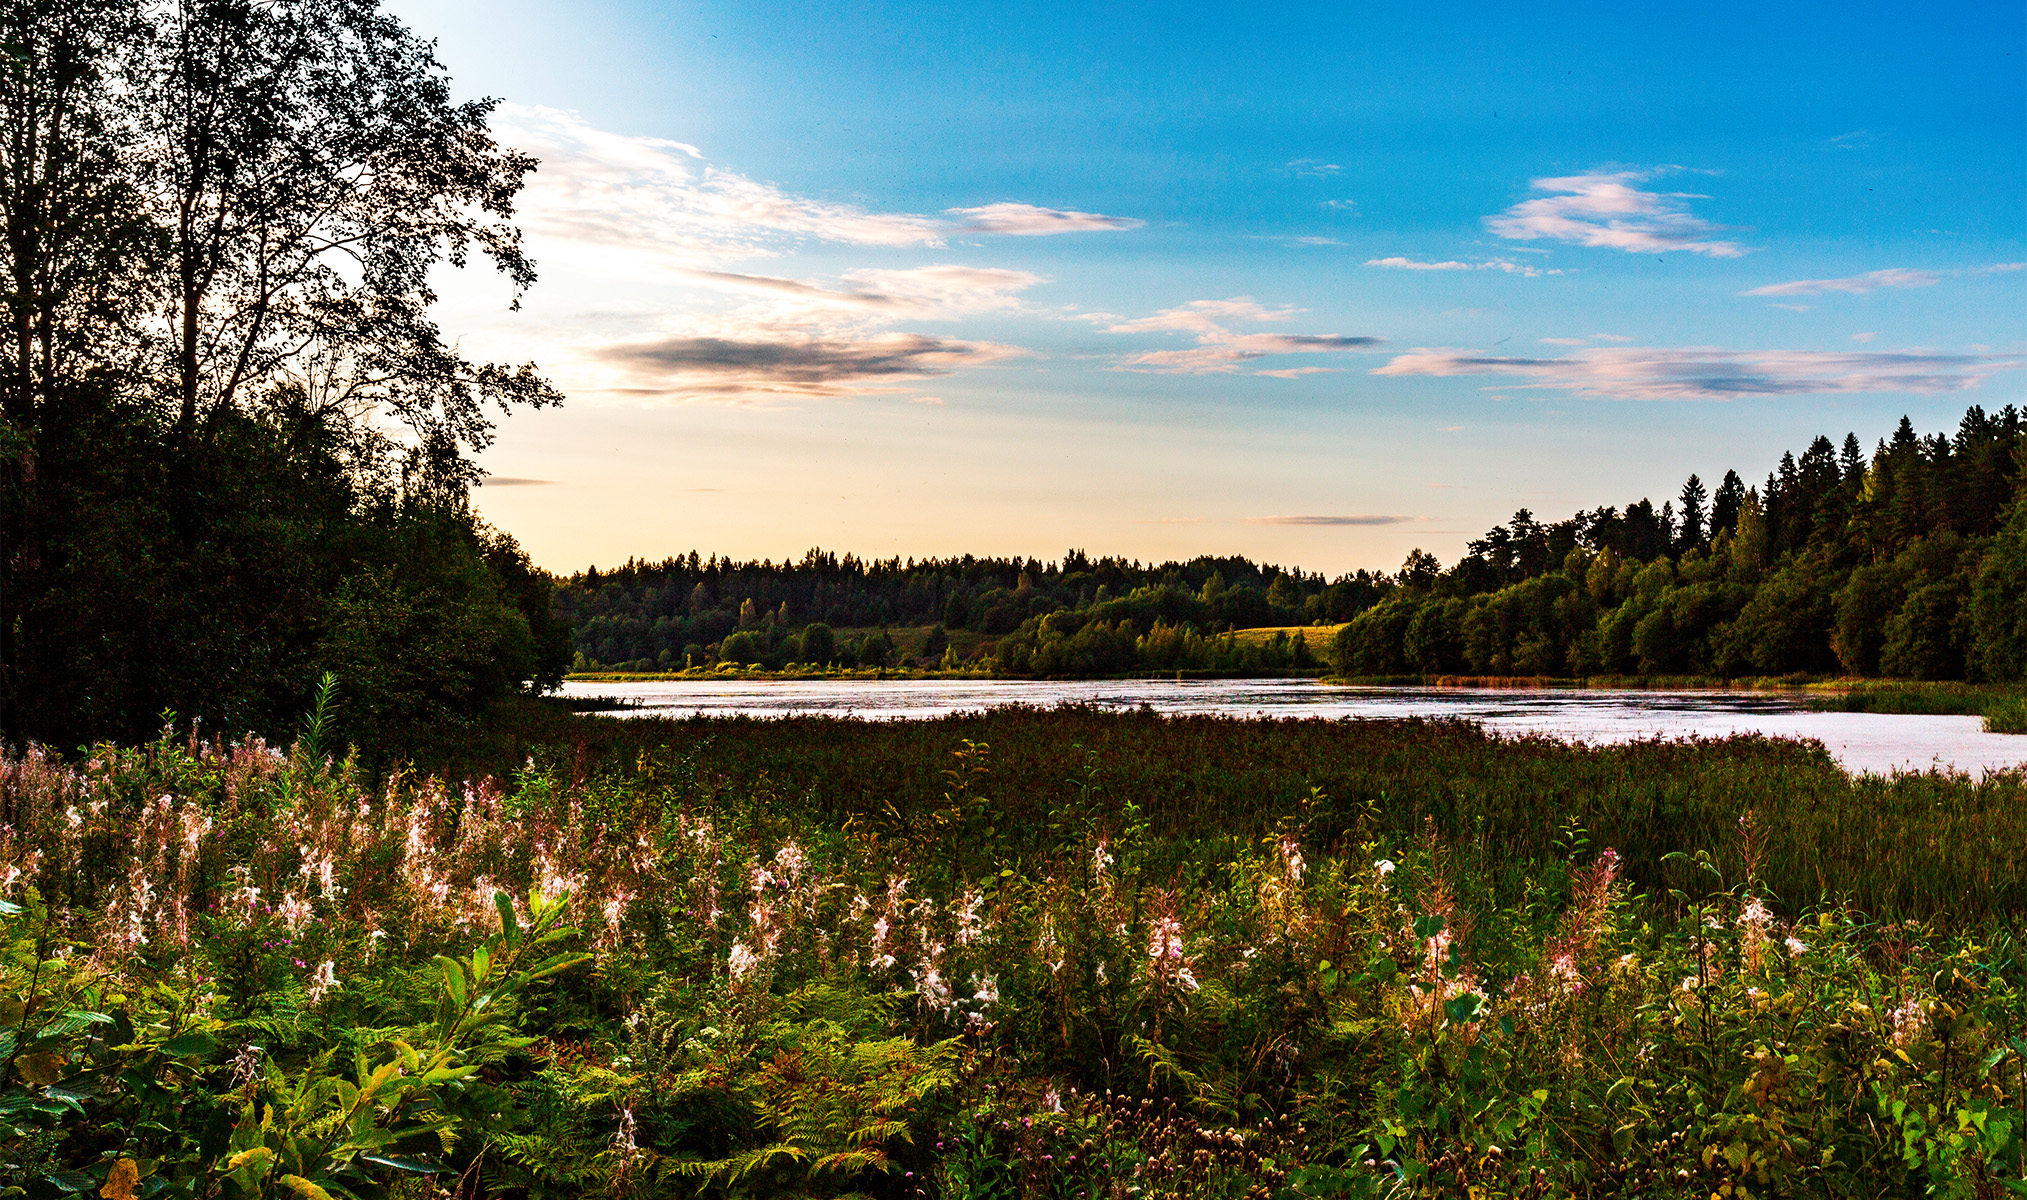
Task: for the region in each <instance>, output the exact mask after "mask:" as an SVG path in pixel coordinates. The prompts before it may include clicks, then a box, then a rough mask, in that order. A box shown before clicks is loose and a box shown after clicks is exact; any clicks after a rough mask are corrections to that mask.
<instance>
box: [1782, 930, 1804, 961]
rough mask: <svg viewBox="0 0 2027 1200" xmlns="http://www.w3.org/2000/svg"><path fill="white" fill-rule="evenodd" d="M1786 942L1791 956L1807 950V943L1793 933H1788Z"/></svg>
mask: <svg viewBox="0 0 2027 1200" xmlns="http://www.w3.org/2000/svg"><path fill="white" fill-rule="evenodd" d="M1786 944H1787V947H1788V953H1789V955H1791V956H1795V955H1802V954H1807V953H1808V952H1809V946H1808V943H1806V942H1804V941H1802V939H1800V938H1798V937H1796V936H1795V935H1794V934H1789V935H1788V940H1787V943H1786Z"/></svg>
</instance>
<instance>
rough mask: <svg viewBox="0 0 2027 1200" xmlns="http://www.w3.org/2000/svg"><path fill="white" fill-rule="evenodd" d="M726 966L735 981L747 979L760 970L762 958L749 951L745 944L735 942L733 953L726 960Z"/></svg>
mask: <svg viewBox="0 0 2027 1200" xmlns="http://www.w3.org/2000/svg"><path fill="white" fill-rule="evenodd" d="M725 966H726V968H727V969H728V970H730V971H731V972H732V978H734V979H746V978H748V977H750V976H751V975H752V974H753V973H754V972H755V971H758V970H759V969H760V957H759V956H758V955H756V954H754V953H753V951H752V950H750V949H748V948H747V946H746V943H745V942H733V943H732V953H731V954H730V955H729V956H728V957H727V958H726V961H725Z"/></svg>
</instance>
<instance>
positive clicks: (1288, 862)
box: [1279, 835, 1306, 883]
mask: <svg viewBox="0 0 2027 1200" xmlns="http://www.w3.org/2000/svg"><path fill="white" fill-rule="evenodd" d="M1279 849H1280V851H1281V865H1282V868H1283V869H1284V870H1285V871H1287V873H1288V879H1289V882H1291V883H1300V882H1301V881H1302V871H1303V868H1304V866H1305V865H1306V864H1304V862H1303V861H1302V847H1301V846H1300V845H1298V844H1297V843H1296V841H1295V839H1294V838H1293V837H1291V836H1286V835H1284V836H1283V837H1282V838H1281V841H1280V845H1279Z"/></svg>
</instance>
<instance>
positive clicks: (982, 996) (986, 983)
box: [971, 975, 999, 1004]
mask: <svg viewBox="0 0 2027 1200" xmlns="http://www.w3.org/2000/svg"><path fill="white" fill-rule="evenodd" d="M971 987H972V999H974V1000H977V1001H978V1002H979V1003H980V1004H998V1003H999V983H998V982H997V981H996V980H994V979H993V977H992V976H990V975H987V976H986V977H985V978H984V979H982V980H981V979H980V978H979V977H978V976H976V975H973V976H972V977H971Z"/></svg>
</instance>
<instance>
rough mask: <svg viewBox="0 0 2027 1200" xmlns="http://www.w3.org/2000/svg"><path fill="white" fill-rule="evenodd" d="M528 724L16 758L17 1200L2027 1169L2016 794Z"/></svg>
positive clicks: (1772, 754) (1539, 746)
mask: <svg viewBox="0 0 2027 1200" xmlns="http://www.w3.org/2000/svg"><path fill="white" fill-rule="evenodd" d="M517 719H518V722H519V723H518V725H515V726H514V727H513V728H511V729H506V730H503V731H499V732H498V734H497V736H498V737H500V738H501V739H502V740H501V741H500V742H498V743H497V744H490V743H489V744H486V745H483V746H481V745H479V744H478V743H472V744H471V745H468V746H467V747H466V748H465V750H464V751H463V752H462V753H464V754H465V755H466V756H467V761H468V762H469V761H473V760H472V759H471V758H470V756H471V755H472V754H474V753H480V752H482V753H485V754H492V755H497V756H502V757H505V756H510V755H517V756H519V757H516V758H513V759H512V760H511V765H512V767H513V768H514V769H513V770H512V771H511V773H510V774H508V775H506V776H503V777H501V779H500V780H498V781H495V780H491V779H481V780H479V781H477V782H474V783H472V784H470V785H465V786H445V785H443V784H440V783H438V782H436V781H435V780H432V779H429V778H426V777H418V776H417V775H415V774H414V773H412V772H402V773H396V774H393V775H391V776H390V777H387V778H383V779H378V780H369V779H365V778H363V777H360V776H358V775H356V774H354V773H353V770H352V768H350V767H348V766H346V765H344V764H336V765H332V766H329V767H326V766H323V765H320V764H316V763H312V762H309V761H305V760H301V759H291V758H289V757H288V756H285V755H281V754H278V753H275V752H273V751H269V750H266V749H265V748H262V747H259V746H242V747H238V748H234V749H229V750H227V749H222V748H194V747H191V746H189V745H186V744H182V743H178V742H175V741H173V740H170V741H164V742H162V743H159V744H157V745H155V746H153V747H149V748H146V749H143V750H139V751H114V750H110V749H108V750H104V751H101V752H100V753H99V754H98V755H97V756H96V757H94V758H93V759H92V760H90V761H89V762H85V763H80V764H77V765H75V766H66V765H63V764H59V763H56V762H53V761H51V760H48V759H46V758H43V757H40V756H31V757H30V758H28V759H25V760H16V761H11V762H9V763H7V764H6V765H5V769H4V773H0V805H4V812H0V828H4V833H0V838H4V844H0V862H5V863H7V864H9V865H8V866H7V868H6V870H5V877H4V881H0V882H4V886H5V888H6V894H7V897H8V899H9V900H10V901H11V902H12V905H13V906H17V908H18V910H14V909H10V910H9V911H7V912H5V913H4V914H0V927H4V928H0V938H4V939H5V943H6V945H7V948H8V953H7V956H6V958H5V959H4V965H0V1010H4V1011H0V1017H5V1018H6V1020H7V1022H8V1024H10V1025H11V1026H12V1028H11V1030H10V1031H8V1033H7V1036H11V1037H12V1038H13V1039H14V1043H13V1046H14V1047H15V1048H19V1049H18V1051H17V1052H16V1053H15V1054H14V1056H13V1057H9V1058H7V1059H6V1060H5V1061H6V1068H5V1072H6V1073H5V1074H4V1075H0V1104H4V1105H5V1106H6V1111H7V1112H8V1113H9V1114H11V1116H10V1118H9V1119H10V1120H11V1121H12V1122H13V1123H14V1124H13V1132H11V1133H4V1132H0V1161H4V1162H5V1163H6V1164H7V1168H6V1169H7V1171H8V1172H9V1177H10V1178H16V1179H22V1180H25V1181H27V1182H26V1183H25V1184H24V1185H23V1186H24V1187H25V1188H26V1193H27V1194H29V1195H49V1196H55V1195H59V1194H64V1193H66V1192H71V1193H75V1192H79V1191H87V1190H89V1191H93V1192H97V1191H100V1190H102V1189H110V1190H108V1191H106V1194H108V1195H121V1194H128V1192H131V1193H132V1194H135V1195H143V1194H150V1195H152V1194H164V1195H200V1194H206V1195H209V1194H217V1195H232V1196H252V1195H269V1194H288V1193H290V1192H293V1193H294V1194H299V1195H314V1194H316V1193H314V1192H311V1191H308V1190H306V1189H305V1187H304V1186H303V1185H305V1184H307V1185H311V1186H314V1187H317V1188H322V1189H324V1191H325V1192H327V1193H328V1194H330V1195H334V1196H335V1195H342V1194H353V1195H359V1196H369V1195H382V1194H385V1195H391V1196H415V1197H420V1196H425V1195H430V1196H438V1195H457V1196H481V1195H484V1196H516V1197H520V1196H564V1195H569V1196H582V1195H601V1196H620V1195H687V1194H699V1195H708V1196H726V1197H731V1196H775V1195H779V1196H844V1195H848V1194H858V1195H868V1196H897V1197H898V1196H969V1197H986V1196H1006V1197H1016V1196H1061V1197H1075V1196H1107V1197H1121V1198H1124V1197H1128V1196H1139V1197H1147V1196H1188V1197H1203V1196H1213V1197H1222V1196H1232V1197H1237V1196H1316V1197H1322V1196H1368V1195H1372V1196H1376V1195H1427V1196H1436V1195H1459V1194H1463V1193H1465V1192H1466V1191H1467V1190H1468V1191H1470V1192H1472V1193H1473V1194H1479V1195H1491V1196H1502V1195H1521V1194H1528V1195H1549V1194H1579V1195H1594V1196H1606V1195H1623V1194H1629V1193H1638V1194H1641V1195H1650V1196H1666V1197H1688V1196H1698V1197H1702V1196H1708V1195H1710V1194H1711V1193H1712V1192H1718V1193H1720V1194H1723V1195H1748V1196H1750V1195H1791V1194H1792V1195H1804V1194H1806V1195H1839V1196H1841V1195H1854V1196H1856V1195H1901V1194H1915V1193H1927V1194H1933V1195H1961V1196H1967V1197H1969V1196H1981V1195H1989V1194H1998V1189H2000V1188H2002V1187H2017V1185H2018V1183H2019V1181H2020V1180H2021V1179H2022V1178H2023V1176H2027V1170H2023V1168H2027V1161H2023V1156H2027V1147H2023V1143H2022V1141H2021V1138H2020V1126H2019V1120H2018V1113H2019V1110H2020V1109H2021V1107H2022V1105H2023V1103H2027V1074H2023V1071H2027V1062H2023V1059H2022V1051H2027V997H2023V991H2027V961H2023V958H2022V949H2021V943H2020V941H2019V938H2020V935H2021V932H2022V930H2021V927H2020V917H2021V914H2022V912H2023V911H2027V804H2023V803H2022V801H2023V799H2027V796H2023V792H2022V783H2021V781H2020V780H2019V779H2018V778H2009V779H2000V780H1993V781H1988V782H1983V783H1974V782H1971V781H1969V780H1966V779H1963V778H1952V777H1947V776H1939V775H1925V776H1901V777H1897V778H1894V779H1891V780H1877V779H1873V780H1860V781H1855V782H1854V781H1852V780H1849V779H1847V778H1845V777H1844V776H1843V775H1842V774H1841V773H1840V772H1838V771H1837V770H1836V769H1835V768H1834V766H1832V765H1831V764H1830V762H1829V761H1828V760H1827V759H1826V758H1825V757H1824V756H1822V755H1821V754H1820V753H1817V752H1814V751H1811V750H1809V749H1807V748H1804V747H1800V746H1797V745H1794V744H1788V743H1778V742H1769V741H1764V740H1759V739H1752V738H1743V739H1731V740H1727V741H1723V742H1706V743H1692V744H1669V745H1659V744H1651V743H1650V744H1639V745H1631V746H1621V747H1610V748H1601V749H1582V748H1573V747H1569V746H1565V745H1560V744H1557V743H1553V742H1547V741H1541V740H1534V739H1520V740H1511V739H1500V738H1494V737H1489V736H1487V735H1486V734H1484V733H1482V732H1481V731H1479V730H1478V729H1476V728H1475V727H1472V726H1469V725H1466V724H1462V723H1457V722H1355V721H1354V722H1321V721H1305V722H1263V721H1242V720H1229V719H1218V718H1160V717H1156V716H1153V715H1150V714H1103V713H1097V712H1092V711H1087V710H1077V709H1070V710H1058V711H1051V712H1039V711H1033V710H1011V711H1002V712H996V713H992V714H988V715H984V716H975V717H965V718H951V719H946V720H941V721H922V722H906V723H878V722H861V721H851V720H835V719H816V718H807V719H794V720H779V721H756V720H745V719H734V720H726V719H719V720H685V721H662V720H630V721H611V720H603V719H595V718H594V719H587V718H582V717H574V716H570V715H568V714H566V713H562V712H559V711H556V710H554V709H553V708H541V707H535V706H530V707H528V708H526V709H523V710H520V712H519V716H518V718H517ZM530 755H532V761H531V760H530ZM571 927H574V928H575V932H569V931H568V930H569V928H571ZM579 955H582V956H586V957H584V958H582V959H581V960H580V959H579V958H578V957H577V956H579ZM122 1181H125V1182H122ZM157 1181H159V1182H157ZM298 1181H299V1182H298ZM130 1184H131V1185H133V1186H131V1187H130V1186H128V1185H130ZM123 1188H124V1189H125V1190H122V1189H123Z"/></svg>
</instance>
